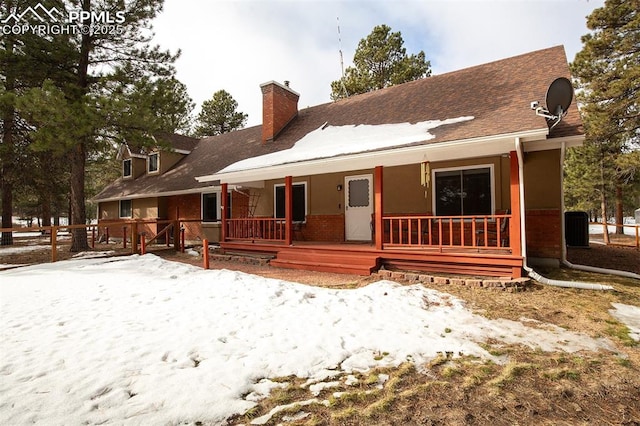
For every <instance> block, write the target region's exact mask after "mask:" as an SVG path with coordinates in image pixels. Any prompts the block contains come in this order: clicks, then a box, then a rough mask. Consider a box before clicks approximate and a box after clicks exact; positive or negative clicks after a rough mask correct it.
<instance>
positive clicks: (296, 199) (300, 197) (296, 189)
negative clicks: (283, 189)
mask: <svg viewBox="0 0 640 426" xmlns="http://www.w3.org/2000/svg"><path fill="white" fill-rule="evenodd" d="M292 189H293V221H294V222H304V220H305V213H306V212H305V201H306V194H305V186H304V185H293V188H292Z"/></svg>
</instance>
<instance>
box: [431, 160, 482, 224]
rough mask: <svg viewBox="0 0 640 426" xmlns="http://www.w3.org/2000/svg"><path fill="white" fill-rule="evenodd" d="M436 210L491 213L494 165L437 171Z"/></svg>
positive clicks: (451, 213) (442, 212) (445, 213)
mask: <svg viewBox="0 0 640 426" xmlns="http://www.w3.org/2000/svg"><path fill="white" fill-rule="evenodd" d="M435 185H436V187H435V188H436V189H435V197H436V214H437V215H439V216H461V215H465V216H472V215H488V214H491V169H490V168H488V167H485V168H480V169H468V170H455V171H449V172H436V182H435Z"/></svg>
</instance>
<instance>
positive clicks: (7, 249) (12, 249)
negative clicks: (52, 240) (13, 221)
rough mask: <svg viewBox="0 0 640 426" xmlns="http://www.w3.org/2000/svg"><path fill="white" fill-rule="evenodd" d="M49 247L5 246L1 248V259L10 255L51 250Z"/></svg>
mask: <svg viewBox="0 0 640 426" xmlns="http://www.w3.org/2000/svg"><path fill="white" fill-rule="evenodd" d="M50 249H51V246H49V245H41V244H40V245H35V246H4V247H0V257H2V256H6V255H9V254H20V253H29V252H31V251H40V250H50Z"/></svg>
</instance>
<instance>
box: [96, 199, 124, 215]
mask: <svg viewBox="0 0 640 426" xmlns="http://www.w3.org/2000/svg"><path fill="white" fill-rule="evenodd" d="M98 218H99V219H100V220H118V219H120V202H118V201H108V202H105V203H100V204H99V212H98Z"/></svg>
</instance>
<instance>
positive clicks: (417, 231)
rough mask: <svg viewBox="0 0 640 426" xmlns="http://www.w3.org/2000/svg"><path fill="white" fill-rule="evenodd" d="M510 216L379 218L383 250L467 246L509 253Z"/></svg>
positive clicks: (387, 216)
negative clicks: (381, 228)
mask: <svg viewBox="0 0 640 426" xmlns="http://www.w3.org/2000/svg"><path fill="white" fill-rule="evenodd" d="M510 219H511V215H510V214H503V215H487V216H416V215H411V216H400V215H398V216H396V215H386V216H383V218H382V221H383V230H384V235H383V245H384V247H388V248H391V247H398V248H400V247H409V248H419V247H425V246H426V247H440V248H442V247H470V248H492V249H504V250H510V249H511V245H510V238H509V234H510V232H509V224H510Z"/></svg>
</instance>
